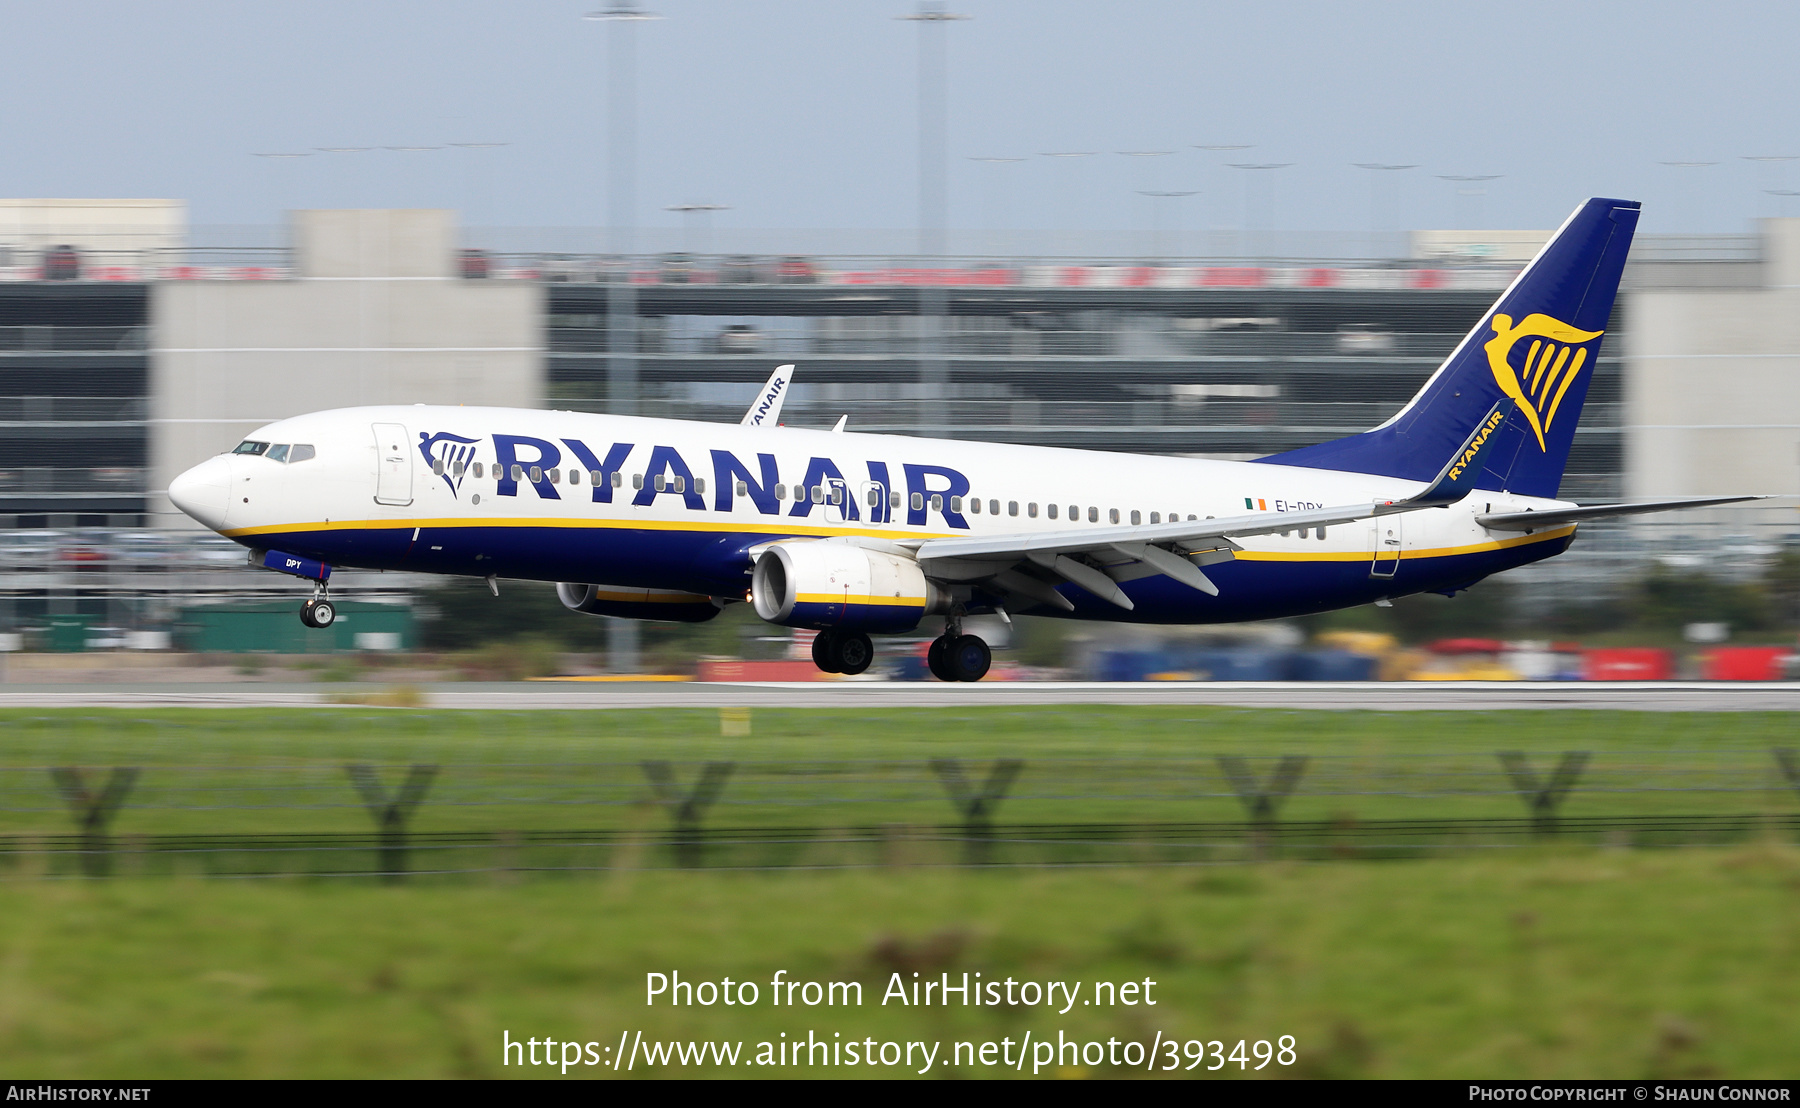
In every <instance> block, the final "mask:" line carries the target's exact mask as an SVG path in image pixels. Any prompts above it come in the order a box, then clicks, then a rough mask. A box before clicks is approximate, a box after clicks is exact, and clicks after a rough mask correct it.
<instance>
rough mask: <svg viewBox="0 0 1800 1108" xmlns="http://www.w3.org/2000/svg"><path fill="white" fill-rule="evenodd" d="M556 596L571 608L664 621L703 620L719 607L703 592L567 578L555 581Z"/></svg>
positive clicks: (594, 613) (595, 614) (703, 621)
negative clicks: (581, 582) (586, 582)
mask: <svg viewBox="0 0 1800 1108" xmlns="http://www.w3.org/2000/svg"><path fill="white" fill-rule="evenodd" d="M556 599H558V600H560V601H562V605H563V607H565V608H567V609H569V610H570V611H571V612H584V613H586V614H587V615H590V616H624V617H625V618H627V619H652V620H659V621H661V622H664V623H705V622H706V621H707V620H709V619H711V618H713V617H714V616H716V615H718V614H719V612H720V610H721V609H720V605H719V604H718V602H716V601H714V600H713V598H712V597H710V596H707V595H706V594H704V593H697V592H675V591H673V590H669V589H637V588H630V587H628V586H624V585H578V584H570V583H569V582H567V581H561V582H558V583H557V586H556Z"/></svg>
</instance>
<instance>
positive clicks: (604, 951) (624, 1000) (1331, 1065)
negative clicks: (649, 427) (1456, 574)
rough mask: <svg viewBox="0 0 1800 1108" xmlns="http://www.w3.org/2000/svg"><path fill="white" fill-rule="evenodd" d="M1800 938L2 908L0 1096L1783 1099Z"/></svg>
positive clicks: (1356, 889) (669, 902)
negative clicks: (696, 1000) (1085, 990)
mask: <svg viewBox="0 0 1800 1108" xmlns="http://www.w3.org/2000/svg"><path fill="white" fill-rule="evenodd" d="M1797 910H1800V852H1796V851H1795V850H1794V849H1793V848H1791V847H1787V846H1781V845H1775V844H1768V843H1761V844H1751V845H1746V846H1741V847H1736V848H1729V849H1705V850H1685V851H1656V852H1630V851H1619V850H1583V851H1574V852H1557V851H1552V850H1536V849H1533V850H1523V851H1515V852H1506V853H1503V854H1499V855H1485V856H1481V857H1475V858H1455V859H1436V860H1430V861H1414V862H1397V863H1362V862H1346V863H1330V864H1293V863H1268V864H1262V865H1255V866H1223V867H1212V868H1203V869H1199V870H1192V869H1188V870H1156V871H1144V870H1109V871H948V872H946V871H920V870H908V869H891V870H866V871H856V872H844V873H831V874H824V873H794V872H784V873H772V874H724V873H704V872H702V873H641V872H640V873H619V874H613V875H609V876H605V877H600V878H595V879H591V880H574V881H526V882H523V883H519V884H507V883H502V882H498V881H493V882H490V881H470V882H468V883H465V884H460V885H451V886H443V885H440V886H404V887H383V886H375V885H365V884H354V883H347V882H337V883H316V882H304V881H266V882H231V881H190V880H126V879H120V880H114V881H79V880H72V881H48V880H45V881H30V880H27V881H13V882H9V883H6V884H4V885H0V1059H4V1067H5V1070H6V1072H7V1074H8V1076H9V1077H14V1078H26V1077H30V1078H127V1077H131V1078H147V1077H278V1076H289V1077H365V1076H395V1077H400V1076H410V1077H430V1076H509V1075H519V1074H520V1071H519V1069H518V1068H516V1067H515V1068H512V1069H502V1068H501V1066H500V1064H499V1063H500V1053H501V1052H500V1042H501V1035H502V1032H503V1031H510V1033H511V1034H512V1035H513V1037H514V1038H525V1037H536V1038H543V1037H550V1038H554V1039H558V1040H577V1041H589V1040H592V1041H596V1042H599V1043H601V1044H603V1045H604V1044H610V1043H616V1042H617V1041H618V1037H619V1035H620V1033H621V1032H622V1031H633V1032H636V1031H641V1032H642V1033H643V1035H644V1036H645V1038H647V1039H668V1038H681V1039H683V1040H692V1039H700V1038H714V1037H716V1038H728V1039H734V1040H743V1041H746V1042H748V1043H750V1044H752V1046H751V1049H752V1050H753V1049H754V1045H753V1044H754V1043H755V1042H756V1041H758V1040H763V1039H770V1040H775V1039H776V1038H777V1036H779V1035H780V1034H782V1033H784V1032H785V1033H786V1034H787V1035H788V1036H789V1037H790V1038H792V1037H793V1036H796V1035H799V1036H801V1037H804V1036H805V1034H806V1032H807V1031H808V1030H809V1029H811V1030H813V1031H815V1032H817V1033H819V1034H820V1035H821V1036H823V1037H827V1038H829V1037H830V1036H831V1035H832V1033H834V1032H842V1033H843V1034H844V1036H845V1037H846V1038H849V1037H856V1038H863V1037H869V1036H872V1037H874V1038H876V1039H877V1040H882V1039H895V1040H908V1039H917V1040H934V1041H942V1042H945V1043H950V1042H954V1041H957V1040H965V1041H981V1040H986V1039H999V1038H1001V1037H1003V1036H1010V1037H1011V1038H1013V1039H1015V1040H1017V1039H1019V1038H1020V1037H1021V1036H1022V1035H1024V1034H1025V1033H1026V1032H1027V1031H1029V1032H1030V1033H1031V1035H1032V1037H1033V1038H1034V1039H1038V1038H1040V1037H1042V1036H1046V1035H1049V1036H1055V1035H1056V1033H1057V1032H1058V1031H1059V1030H1060V1031H1062V1032H1064V1033H1066V1034H1067V1035H1068V1036H1070V1037H1071V1038H1081V1039H1084V1040H1085V1039H1105V1038H1107V1037H1109V1036H1110V1037H1118V1038H1120V1039H1143V1040H1150V1039H1151V1037H1152V1036H1153V1035H1155V1034H1156V1033H1157V1032H1159V1031H1160V1032H1161V1033H1162V1034H1163V1035H1164V1036H1165V1038H1166V1037H1168V1036H1176V1037H1179V1038H1180V1039H1183V1040H1185V1039H1189V1038H1200V1039H1206V1040H1212V1039H1219V1040H1224V1041H1227V1042H1228V1043H1230V1042H1235V1041H1236V1040H1237V1039H1240V1038H1245V1039H1249V1040H1252V1041H1254V1040H1256V1039H1270V1040H1273V1039H1275V1038H1276V1037H1278V1036H1280V1035H1284V1034H1290V1035H1293V1036H1295V1037H1296V1039H1297V1040H1298V1056H1299V1063H1298V1064H1297V1065H1296V1066H1295V1067H1293V1068H1292V1069H1291V1070H1287V1071H1285V1072H1287V1073H1290V1074H1303V1075H1309V1076H1371V1077H1463V1078H1466V1077H1538V1078H1549V1077H1611V1078H1646V1077H1657V1076H1661V1077H1699V1076H1726V1077H1735V1078H1749V1077H1785V1076H1791V1075H1792V1072H1793V1043H1794V1040H1795V1034H1796V1031H1797V1030H1800V1027H1797V1023H1800V1017H1797V1016H1796V1015H1795V1013H1796V1011H1800V932H1797V931H1796V929H1795V925H1794V920H1795V918H1796V911H1797ZM896 968H898V969H901V970H902V971H905V972H910V971H911V970H912V969H915V968H917V969H922V970H924V971H925V972H926V973H927V974H928V975H930V974H936V973H938V972H942V971H953V972H956V973H959V974H960V973H961V972H963V971H965V970H967V971H970V972H977V971H978V972H980V973H982V974H983V975H985V977H987V978H990V979H995V978H1004V977H1006V976H1012V977H1015V978H1018V979H1032V980H1070V981H1074V980H1080V981H1085V982H1091V981H1095V980H1109V981H1124V980H1142V979H1144V978H1146V977H1148V978H1151V979H1153V980H1155V981H1156V982H1157V985H1156V989H1155V992H1154V994H1153V995H1154V996H1155V997H1156V998H1157V999H1158V1001H1159V1003H1158V1005H1157V1006H1156V1007H1155V1008H1145V1007H1137V1008H1123V1007H1120V1008H1107V1009H1097V1008H1091V1007H1081V1006H1077V1007H1076V1008H1075V1009H1074V1010H1072V1011H1071V1012H1070V1013H1068V1014H1067V1015H1058V1014H1056V1013H1054V1012H1046V1011H1043V1010H1041V1009H1029V1010H1020V1009H1013V1008H980V1009H974V1008H969V1009H964V1008H953V1009H949V1010H946V1009H943V1008H929V1009H924V1008H921V1009H907V1008H900V1007H897V1006H887V1007H883V1006H881V1005H880V1004H879V1003H878V1000H879V997H880V994H881V985H882V983H883V982H884V981H885V980H886V976H887V974H888V973H890V972H892V971H893V970H894V969H896ZM653 970H654V971H665V972H666V971H670V970H679V971H680V972H681V973H682V975H683V976H684V977H687V978H690V979H695V980H708V979H711V980H717V979H720V978H723V977H726V976H730V977H732V978H733V979H735V980H752V981H757V982H765V983H766V982H767V981H768V980H769V979H770V978H771V976H772V975H773V974H774V972H775V971H776V970H786V971H787V972H788V974H789V975H790V976H791V977H798V978H800V979H803V980H804V979H814V980H860V981H862V982H864V984H865V1003H864V1005H863V1006H861V1007H859V1008H850V1009H846V1008H839V1009H836V1010H827V1009H824V1008H817V1009H809V1010H790V1009H787V1008H782V1009H775V1008H772V1007H770V1006H769V1005H768V1003H767V995H768V992H767V989H766V986H765V988H764V990H763V991H764V1003H763V1004H761V1005H759V1006H756V1007H753V1008H744V1007H735V1008H724V1007H719V1006H715V1007H710V1008H700V1007H693V1008H681V1009H672V1008H669V1007H663V1006H658V1007H653V1008H647V1007H646V1006H645V1004H644V1003H643V993H644V988H645V977H644V975H645V974H646V973H647V972H649V971H653ZM945 1049H949V1048H948V1047H946V1048H945ZM958 1071H959V1072H961V1073H964V1074H968V1075H974V1074H977V1073H980V1072H994V1071H979V1070H973V1069H971V1067H969V1066H967V1065H964V1066H961V1067H958ZM579 1072H581V1073H582V1074H583V1075H594V1076H610V1074H609V1073H608V1072H607V1071H603V1070H589V1069H582V1070H580V1071H579ZM664 1072H674V1071H664ZM680 1072H690V1073H691V1072H693V1071H691V1070H689V1071H680ZM738 1072H740V1073H743V1074H749V1075H755V1073H756V1072H757V1071H755V1070H753V1069H751V1070H741V1071H738ZM789 1072H794V1071H789ZM830 1072H831V1073H832V1074H834V1075H835V1074H837V1073H841V1072H842V1071H830ZM861 1072H867V1071H861ZM1091 1072H1093V1073H1094V1075H1095V1076H1106V1075H1109V1074H1111V1073H1113V1072H1114V1071H1112V1070H1111V1069H1109V1068H1108V1067H1104V1066H1102V1067H1098V1068H1097V1069H1096V1070H1094V1071H1091ZM1227 1072H1228V1073H1230V1074H1232V1075H1236V1073H1237V1067H1236V1066H1235V1065H1233V1066H1231V1067H1230V1069H1229V1070H1228V1071H1227ZM638 1073H639V1075H645V1071H644V1069H643V1068H642V1067H640V1068H639V1070H638ZM536 1074H537V1075H539V1076H542V1075H543V1074H544V1071H541V1070H540V1071H536ZM574 1075H575V1074H574V1072H573V1071H572V1073H571V1077H573V1076H574ZM650 1075H652V1076H654V1075H655V1074H650ZM939 1075H940V1076H941V1075H942V1072H941V1071H940V1074H939ZM1065 1075H1066V1074H1065ZM1266 1075H1267V1073H1265V1076H1266Z"/></svg>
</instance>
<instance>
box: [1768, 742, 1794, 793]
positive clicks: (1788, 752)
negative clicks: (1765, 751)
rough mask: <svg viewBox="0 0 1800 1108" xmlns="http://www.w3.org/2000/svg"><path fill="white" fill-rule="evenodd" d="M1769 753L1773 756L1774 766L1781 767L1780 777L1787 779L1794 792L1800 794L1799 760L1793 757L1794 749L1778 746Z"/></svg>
mask: <svg viewBox="0 0 1800 1108" xmlns="http://www.w3.org/2000/svg"><path fill="white" fill-rule="evenodd" d="M1770 753H1772V754H1774V755H1775V764H1776V765H1778V766H1780V767H1781V775H1782V776H1783V777H1785V778H1787V782H1788V784H1789V785H1791V786H1793V788H1794V791H1795V792H1800V758H1796V757H1795V756H1794V748H1793V747H1791V746H1778V747H1775V748H1774V749H1773V750H1772V751H1770Z"/></svg>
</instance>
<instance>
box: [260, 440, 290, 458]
mask: <svg viewBox="0 0 1800 1108" xmlns="http://www.w3.org/2000/svg"><path fill="white" fill-rule="evenodd" d="M287 452H288V444H287V443H285V442H278V443H276V444H275V445H274V446H271V447H269V452H268V453H267V454H264V455H263V457H265V458H267V459H269V460H270V461H271V462H285V461H287Z"/></svg>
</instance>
